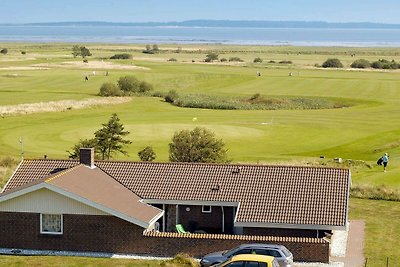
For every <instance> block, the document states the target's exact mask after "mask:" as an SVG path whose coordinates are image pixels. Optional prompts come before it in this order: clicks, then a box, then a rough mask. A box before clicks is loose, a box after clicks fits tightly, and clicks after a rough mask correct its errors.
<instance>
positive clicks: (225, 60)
mask: <svg viewBox="0 0 400 267" xmlns="http://www.w3.org/2000/svg"><path fill="white" fill-rule="evenodd" d="M220 61H221V62H227V61H228V60H227V59H226V58H224V57H223V58H221V59H220Z"/></svg>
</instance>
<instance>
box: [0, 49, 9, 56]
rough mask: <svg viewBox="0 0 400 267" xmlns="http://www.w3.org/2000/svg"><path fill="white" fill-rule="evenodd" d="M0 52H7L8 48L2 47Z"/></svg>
mask: <svg viewBox="0 0 400 267" xmlns="http://www.w3.org/2000/svg"><path fill="white" fill-rule="evenodd" d="M0 53H2V54H4V55H5V54H7V53H8V49H7V48H3V49H1V50H0Z"/></svg>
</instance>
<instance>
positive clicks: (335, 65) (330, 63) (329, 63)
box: [322, 58, 343, 68]
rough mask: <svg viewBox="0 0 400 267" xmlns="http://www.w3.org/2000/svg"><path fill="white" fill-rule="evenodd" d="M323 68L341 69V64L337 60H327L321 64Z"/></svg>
mask: <svg viewBox="0 0 400 267" xmlns="http://www.w3.org/2000/svg"><path fill="white" fill-rule="evenodd" d="M322 67H323V68H343V64H342V62H340V60H339V59H337V58H328V59H327V60H326V61H325V62H324V63H322Z"/></svg>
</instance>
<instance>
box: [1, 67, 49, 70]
mask: <svg viewBox="0 0 400 267" xmlns="http://www.w3.org/2000/svg"><path fill="white" fill-rule="evenodd" d="M48 69H49V68H46V67H41V66H27V67H4V68H0V70H48Z"/></svg>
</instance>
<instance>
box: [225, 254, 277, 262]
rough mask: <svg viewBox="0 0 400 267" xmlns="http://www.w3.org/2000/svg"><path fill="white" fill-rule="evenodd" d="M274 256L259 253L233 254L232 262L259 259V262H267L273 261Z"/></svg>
mask: <svg viewBox="0 0 400 267" xmlns="http://www.w3.org/2000/svg"><path fill="white" fill-rule="evenodd" d="M273 260H274V257H271V256H265V255H258V254H240V255H236V256H233V257H232V258H231V260H230V261H231V262H233V261H259V262H266V263H272V261H273Z"/></svg>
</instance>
